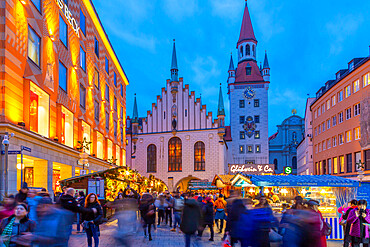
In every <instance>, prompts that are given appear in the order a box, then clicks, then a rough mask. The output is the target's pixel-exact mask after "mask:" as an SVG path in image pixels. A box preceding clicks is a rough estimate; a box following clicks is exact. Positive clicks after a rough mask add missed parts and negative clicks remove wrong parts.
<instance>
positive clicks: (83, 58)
mask: <svg viewBox="0 0 370 247" xmlns="http://www.w3.org/2000/svg"><path fill="white" fill-rule="evenodd" d="M80 67H81V68H82V69H83V70H84V71H85V72H86V52H85V51H84V49H83V48H82V46H80Z"/></svg>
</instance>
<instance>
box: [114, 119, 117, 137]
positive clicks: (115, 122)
mask: <svg viewBox="0 0 370 247" xmlns="http://www.w3.org/2000/svg"><path fill="white" fill-rule="evenodd" d="M113 128H114V137H117V121H114V122H113Z"/></svg>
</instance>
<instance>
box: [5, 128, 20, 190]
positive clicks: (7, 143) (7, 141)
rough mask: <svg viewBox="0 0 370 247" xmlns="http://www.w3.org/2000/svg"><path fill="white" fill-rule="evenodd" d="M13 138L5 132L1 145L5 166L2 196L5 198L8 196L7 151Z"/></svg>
mask: <svg viewBox="0 0 370 247" xmlns="http://www.w3.org/2000/svg"><path fill="white" fill-rule="evenodd" d="M13 136H14V133H11V134H10V137H9V136H8V132H5V135H4V137H3V141H2V144H3V145H4V147H5V166H4V181H5V185H4V194H5V196H6V195H8V150H9V139H10V138H11V137H13ZM21 186H22V185H21Z"/></svg>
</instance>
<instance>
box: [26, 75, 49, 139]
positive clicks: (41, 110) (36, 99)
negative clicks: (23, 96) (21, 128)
mask: <svg viewBox="0 0 370 247" xmlns="http://www.w3.org/2000/svg"><path fill="white" fill-rule="evenodd" d="M49 108H50V103H49V95H48V94H47V93H45V92H44V91H43V90H42V89H41V88H39V87H38V86H37V85H36V84H34V83H32V82H31V83H30V130H31V131H34V132H36V133H39V134H40V135H43V136H46V137H49Z"/></svg>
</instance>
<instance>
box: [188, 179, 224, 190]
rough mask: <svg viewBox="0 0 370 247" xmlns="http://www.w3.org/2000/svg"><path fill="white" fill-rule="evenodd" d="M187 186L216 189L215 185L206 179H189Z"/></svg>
mask: <svg viewBox="0 0 370 247" xmlns="http://www.w3.org/2000/svg"><path fill="white" fill-rule="evenodd" d="M188 188H189V189H190V190H217V187H216V186H213V185H212V182H209V181H208V180H191V181H189V184H188Z"/></svg>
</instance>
